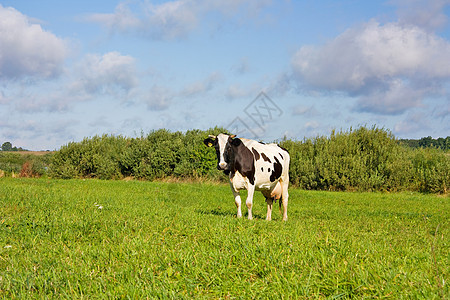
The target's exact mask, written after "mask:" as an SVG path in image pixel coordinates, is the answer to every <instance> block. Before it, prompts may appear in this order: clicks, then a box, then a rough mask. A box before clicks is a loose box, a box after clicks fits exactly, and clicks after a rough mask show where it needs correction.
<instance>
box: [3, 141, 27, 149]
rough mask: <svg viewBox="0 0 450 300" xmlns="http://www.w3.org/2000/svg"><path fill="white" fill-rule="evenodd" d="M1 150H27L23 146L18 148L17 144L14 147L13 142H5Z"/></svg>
mask: <svg viewBox="0 0 450 300" xmlns="http://www.w3.org/2000/svg"><path fill="white" fill-rule="evenodd" d="M0 150H1V151H27V150H25V149H23V148H22V147H19V148H17V147H16V146H14V147H13V145H12V144H11V142H4V143H3V144H2V147H1V148H0Z"/></svg>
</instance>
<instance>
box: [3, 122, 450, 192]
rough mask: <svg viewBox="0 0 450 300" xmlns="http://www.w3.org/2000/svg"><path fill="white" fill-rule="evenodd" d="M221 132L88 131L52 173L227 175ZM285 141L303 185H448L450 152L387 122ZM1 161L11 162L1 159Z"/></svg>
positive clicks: (54, 163)
mask: <svg viewBox="0 0 450 300" xmlns="http://www.w3.org/2000/svg"><path fill="white" fill-rule="evenodd" d="M220 132H226V130H225V129H223V128H217V127H216V128H212V129H209V130H206V131H202V130H191V131H187V132H185V133H181V132H170V131H168V130H165V129H161V130H157V131H152V132H150V133H149V134H147V135H144V134H141V136H140V137H137V138H128V137H123V136H112V135H103V136H95V137H92V138H85V139H84V140H83V141H81V142H73V143H69V144H67V145H65V146H62V147H61V149H60V150H59V151H57V152H55V153H53V154H52V155H51V157H50V158H49V159H48V158H47V159H46V160H47V161H48V160H50V162H49V164H48V166H49V168H48V175H49V176H50V177H54V178H99V179H122V178H125V177H132V178H136V179H145V180H155V179H164V178H181V179H188V180H214V181H223V182H225V181H226V180H227V178H226V177H225V175H223V174H222V172H219V171H217V170H216V155H215V151H214V149H211V148H207V147H205V146H204V144H203V139H205V137H207V136H208V134H214V135H217V134H218V133H220ZM279 144H280V145H281V146H282V147H284V148H286V149H287V150H288V151H289V153H290V155H291V166H290V180H291V183H292V184H294V185H295V186H298V187H300V188H303V189H318V190H339V191H348V190H350V191H381V190H386V191H398V190H413V191H421V192H435V193H446V192H447V191H448V187H449V182H450V155H449V153H448V152H445V151H442V150H439V149H429V148H427V149H424V148H419V149H411V148H409V147H405V146H402V145H401V144H400V143H399V142H398V141H397V140H396V138H395V137H394V136H393V135H392V133H390V132H389V131H388V130H385V129H380V128H377V127H372V128H366V127H360V128H358V129H350V130H348V131H339V132H336V131H333V132H332V133H331V135H330V136H318V137H315V138H308V139H304V140H302V141H293V140H287V139H284V140H282V141H281V142H279ZM44 163H46V162H37V161H34V163H33V164H32V166H36V167H38V168H37V169H39V170H40V171H37V172H36V173H38V174H39V173H43V172H44V171H43V170H44V167H43V164H44ZM39 166H40V167H39ZM0 169H3V170H5V169H4V166H2V165H1V160H0ZM22 169H23V168H22Z"/></svg>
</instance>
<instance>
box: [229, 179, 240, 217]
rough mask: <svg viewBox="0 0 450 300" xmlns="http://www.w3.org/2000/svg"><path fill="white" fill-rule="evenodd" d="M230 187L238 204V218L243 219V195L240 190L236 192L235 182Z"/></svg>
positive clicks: (235, 202)
mask: <svg viewBox="0 0 450 300" xmlns="http://www.w3.org/2000/svg"><path fill="white" fill-rule="evenodd" d="M230 187H231V191H232V192H233V196H234V204H236V208H237V217H238V218H241V217H242V211H241V194H240V193H239V191H238V190H236V189H235V188H234V186H233V182H232V181H230Z"/></svg>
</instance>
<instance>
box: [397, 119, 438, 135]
mask: <svg viewBox="0 0 450 300" xmlns="http://www.w3.org/2000/svg"><path fill="white" fill-rule="evenodd" d="M427 120H428V118H427V117H426V115H424V114H422V113H414V114H408V116H407V117H406V118H405V119H404V120H403V121H400V122H397V123H396V124H395V126H394V133H395V134H397V135H408V136H410V135H416V136H417V135H420V132H427V131H428V130H429V129H430V127H429V124H428V121H427Z"/></svg>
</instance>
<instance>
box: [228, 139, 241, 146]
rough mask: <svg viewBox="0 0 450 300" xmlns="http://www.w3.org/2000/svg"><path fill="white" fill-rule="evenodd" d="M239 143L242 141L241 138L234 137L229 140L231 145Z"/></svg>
mask: <svg viewBox="0 0 450 300" xmlns="http://www.w3.org/2000/svg"><path fill="white" fill-rule="evenodd" d="M241 143H242V141H241V139H235V138H233V139H232V140H231V145H233V146H239V145H240V144H241Z"/></svg>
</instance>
